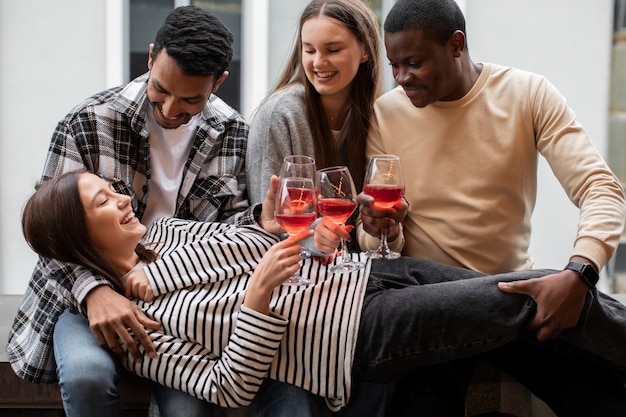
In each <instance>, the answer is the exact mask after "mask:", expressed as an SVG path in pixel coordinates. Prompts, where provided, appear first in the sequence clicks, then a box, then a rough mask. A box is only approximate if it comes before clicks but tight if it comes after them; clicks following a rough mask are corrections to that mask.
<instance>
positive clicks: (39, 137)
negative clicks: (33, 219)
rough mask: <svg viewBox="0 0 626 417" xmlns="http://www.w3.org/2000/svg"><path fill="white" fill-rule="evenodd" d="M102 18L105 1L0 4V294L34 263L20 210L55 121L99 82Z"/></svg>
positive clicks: (23, 281) (23, 278)
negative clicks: (24, 236) (25, 240)
mask: <svg viewBox="0 0 626 417" xmlns="http://www.w3.org/2000/svg"><path fill="white" fill-rule="evenodd" d="M104 16H105V0H95V1H94V0H92V1H84V0H55V1H48V0H29V1H5V0H3V1H2V2H0V91H1V94H0V293H4V294H20V293H22V292H24V289H25V288H26V285H27V283H28V279H29V278H30V274H31V272H32V270H33V266H34V264H35V260H36V258H35V256H34V254H33V253H32V252H31V251H30V249H29V248H28V246H27V245H26V243H25V242H24V239H23V237H22V232H21V225H20V221H21V220H20V215H21V210H22V206H23V204H24V202H25V201H26V199H27V198H28V196H29V195H30V193H31V191H32V190H33V186H34V184H35V182H36V181H37V180H38V179H39V177H40V175H41V172H42V168H43V165H44V159H45V155H46V151H47V148H48V144H49V142H50V136H51V134H52V131H53V129H54V127H55V126H56V123H57V121H58V120H60V119H61V118H62V117H63V116H64V115H65V113H67V111H68V110H69V109H70V108H71V107H72V106H74V105H75V104H77V103H78V102H79V101H80V100H82V99H83V98H85V97H87V96H88V95H90V94H92V93H95V92H97V91H99V90H101V89H103V88H104V87H105V46H106V45H105V41H104V25H105V21H104Z"/></svg>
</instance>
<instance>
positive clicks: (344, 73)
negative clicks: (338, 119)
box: [301, 16, 367, 97]
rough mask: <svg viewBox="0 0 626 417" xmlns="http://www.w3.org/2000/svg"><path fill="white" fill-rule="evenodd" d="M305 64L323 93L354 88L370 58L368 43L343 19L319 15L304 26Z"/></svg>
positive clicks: (303, 47) (302, 35)
mask: <svg viewBox="0 0 626 417" xmlns="http://www.w3.org/2000/svg"><path fill="white" fill-rule="evenodd" d="M301 41H302V58H301V59H302V66H303V68H304V72H305V74H306V77H307V79H308V80H309V82H310V83H311V84H312V85H313V87H314V88H315V90H316V91H317V92H318V93H319V94H320V95H336V94H343V95H345V96H346V97H347V96H348V93H349V92H350V85H351V83H352V80H353V79H354V77H355V76H356V73H357V71H358V70H359V65H361V63H363V62H366V61H367V54H366V52H365V48H364V46H363V45H362V44H361V43H360V42H359V41H358V40H357V38H356V36H355V35H354V34H353V33H352V32H350V30H349V29H348V28H346V27H345V25H343V24H342V23H341V22H339V21H338V20H335V19H333V18H329V17H325V16H317V17H314V18H311V19H309V20H307V21H306V22H304V24H303V25H302V30H301Z"/></svg>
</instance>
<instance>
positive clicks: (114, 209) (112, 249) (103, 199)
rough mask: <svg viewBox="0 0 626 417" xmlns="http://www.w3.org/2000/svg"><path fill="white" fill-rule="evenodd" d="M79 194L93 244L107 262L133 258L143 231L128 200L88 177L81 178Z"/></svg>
mask: <svg viewBox="0 0 626 417" xmlns="http://www.w3.org/2000/svg"><path fill="white" fill-rule="evenodd" d="M78 192H79V193H80V198H81V202H82V204H83V210H84V212H85V223H86V224H87V232H88V234H89V238H90V240H91V241H92V242H93V244H94V245H95V246H96V247H97V248H98V249H99V250H100V251H101V252H102V253H103V254H104V255H105V256H106V257H107V258H109V259H110V260H111V259H114V258H117V257H123V256H129V255H130V254H132V253H133V252H134V250H135V247H136V246H137V243H139V241H140V240H141V238H142V237H143V235H144V234H145V233H146V227H145V226H144V225H143V224H141V222H139V219H137V218H136V217H135V213H134V212H133V207H132V205H131V200H130V197H129V196H127V195H124V194H119V193H117V192H115V190H114V189H113V187H112V186H111V184H109V183H108V182H107V181H105V180H103V179H102V178H100V177H98V176H97V175H94V174H91V173H84V174H81V175H80V177H79V179H78ZM111 257H114V258H111Z"/></svg>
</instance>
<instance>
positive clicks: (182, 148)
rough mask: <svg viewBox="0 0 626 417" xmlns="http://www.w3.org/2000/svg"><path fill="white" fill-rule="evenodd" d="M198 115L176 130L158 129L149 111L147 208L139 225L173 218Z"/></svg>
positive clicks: (159, 126) (159, 127)
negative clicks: (148, 191) (149, 180)
mask: <svg viewBox="0 0 626 417" xmlns="http://www.w3.org/2000/svg"><path fill="white" fill-rule="evenodd" d="M198 117H199V116H198V115H197V114H196V115H195V116H193V117H192V118H191V119H190V120H189V121H188V122H187V123H185V124H183V125H180V126H179V127H177V128H176V129H165V128H163V127H162V126H161V125H159V124H158V123H157V122H156V120H155V118H154V113H153V112H152V111H149V112H148V121H147V122H148V124H147V128H148V131H149V132H150V169H151V171H152V174H151V181H152V183H151V185H150V195H149V196H148V205H147V206H146V211H145V213H144V215H143V217H142V219H141V222H142V223H143V224H145V225H146V227H148V228H149V227H150V225H151V224H152V223H153V222H154V221H155V220H157V219H158V218H161V217H163V216H174V214H175V213H176V199H177V198H178V190H179V189H180V184H181V182H182V179H183V171H184V168H185V164H186V163H187V159H188V158H189V152H190V151H191V147H192V145H193V138H194V132H195V130H196V126H197V125H198Z"/></svg>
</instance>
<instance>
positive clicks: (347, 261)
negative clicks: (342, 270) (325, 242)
mask: <svg viewBox="0 0 626 417" xmlns="http://www.w3.org/2000/svg"><path fill="white" fill-rule="evenodd" d="M341 263H342V264H343V265H346V266H347V265H352V257H350V254H349V253H348V248H347V247H346V241H345V240H344V239H341Z"/></svg>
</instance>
